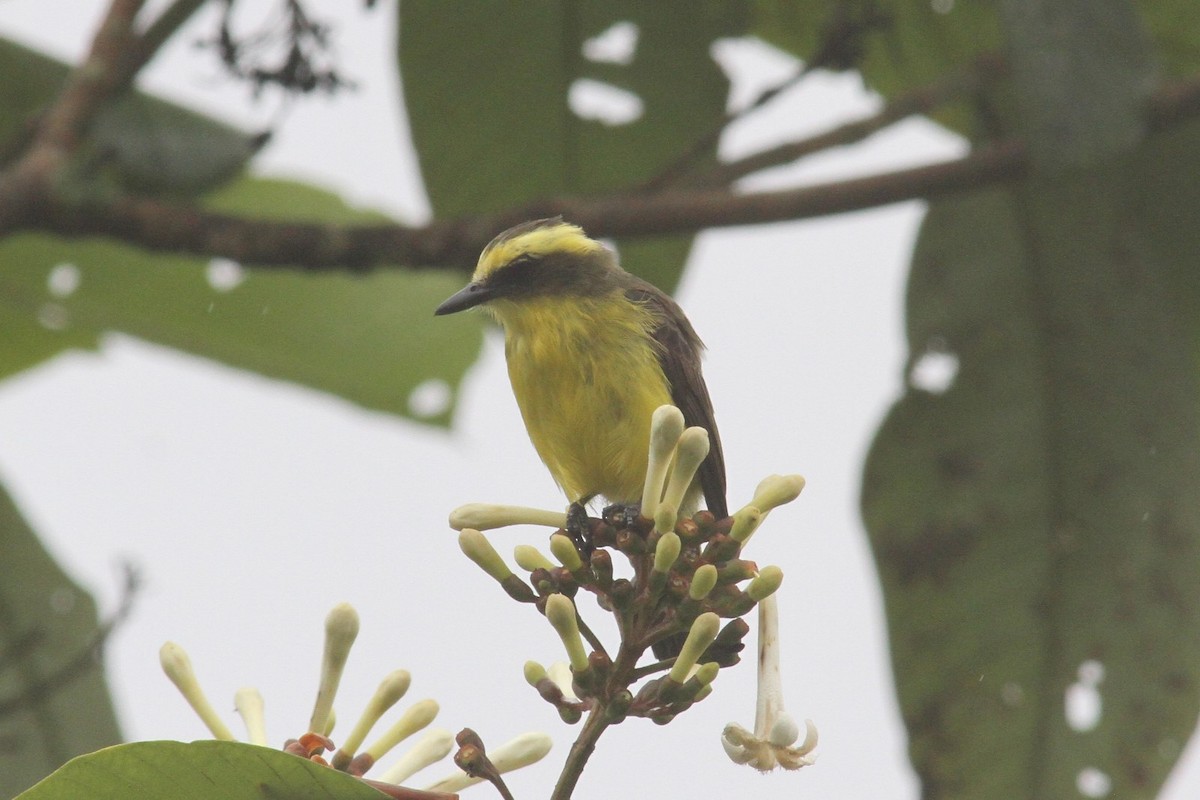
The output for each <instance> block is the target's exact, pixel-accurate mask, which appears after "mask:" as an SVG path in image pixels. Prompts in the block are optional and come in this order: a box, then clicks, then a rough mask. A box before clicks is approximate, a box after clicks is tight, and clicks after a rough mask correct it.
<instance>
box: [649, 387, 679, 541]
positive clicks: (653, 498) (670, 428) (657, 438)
mask: <svg viewBox="0 0 1200 800" xmlns="http://www.w3.org/2000/svg"><path fill="white" fill-rule="evenodd" d="M682 433H683V412H682V411H680V410H679V409H678V408H676V407H675V406H659V407H658V408H657V409H655V411H654V414H653V416H651V417H650V453H649V457H648V459H647V464H646V483H645V488H644V489H643V490H642V516H643V517H646V518H647V519H654V515H655V514H656V513H657V512H658V504H659V502H660V501H661V499H662V493H663V485H664V483H665V482H666V479H667V470H668V469H670V467H671V459H672V458H673V457H674V456H675V446H676V445H677V444H678V443H679V437H680V435H681V434H682Z"/></svg>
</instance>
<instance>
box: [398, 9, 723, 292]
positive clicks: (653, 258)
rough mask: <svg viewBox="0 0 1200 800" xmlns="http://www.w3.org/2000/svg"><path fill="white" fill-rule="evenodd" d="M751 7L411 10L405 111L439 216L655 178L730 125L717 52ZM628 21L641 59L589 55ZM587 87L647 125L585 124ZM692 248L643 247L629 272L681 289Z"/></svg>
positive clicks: (403, 31)
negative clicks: (590, 45) (629, 100)
mask: <svg viewBox="0 0 1200 800" xmlns="http://www.w3.org/2000/svg"><path fill="white" fill-rule="evenodd" d="M740 7H741V4H737V5H735V6H729V5H728V4H724V3H695V4H692V5H690V6H689V10H688V13H687V19H686V20H681V18H680V13H679V8H678V7H677V6H676V5H674V4H671V3H639V2H633V1H632V0H624V1H623V2H601V0H587V1H586V2H547V3H526V4H512V3H501V2H495V1H494V0H493V1H491V2H480V3H442V2H437V0H413V1H412V2H405V3H403V4H402V5H401V7H400V37H399V38H400V43H399V52H400V64H401V74H402V76H403V78H404V93H405V102H406V105H407V109H408V116H409V121H410V124H411V128H412V132H413V140H414V142H415V143H416V147H417V152H418V155H419V157H420V161H421V168H422V172H423V174H424V177H425V184H426V188H427V189H428V191H429V196H430V198H431V200H432V203H433V207H434V210H435V211H436V212H437V214H438V215H439V216H442V215H455V214H462V213H471V212H480V211H494V210H497V209H502V208H506V207H509V206H512V205H514V204H517V203H521V202H525V201H528V200H530V199H533V198H544V197H552V196H554V195H558V194H563V193H582V194H586V193H589V192H597V191H604V190H610V189H615V188H620V187H624V186H630V185H636V184H637V183H640V182H642V181H645V180H647V179H649V178H651V177H652V176H654V175H655V174H656V173H657V171H658V170H660V169H661V168H662V167H663V166H664V165H666V164H668V163H670V162H672V161H673V160H674V159H676V158H678V157H679V156H681V155H682V154H683V153H684V152H685V151H687V150H688V149H689V147H690V146H691V145H692V143H693V142H695V141H696V140H697V139H699V138H700V137H701V136H702V135H703V134H704V133H706V132H707V131H709V130H710V129H712V128H713V126H714V125H716V124H717V123H718V122H719V120H720V118H721V115H722V114H723V112H724V110H725V102H726V98H727V95H728V86H729V84H728V80H727V79H726V78H725V76H724V74H723V73H722V72H721V70H720V69H719V68H718V66H717V64H716V63H715V62H714V61H713V59H712V56H711V47H712V44H713V42H714V41H715V40H716V39H718V38H720V37H723V36H732V35H738V34H740V33H741V32H742V30H743V29H744V23H743V21H742V19H741V17H742V15H741V12H740ZM617 23H624V24H625V25H626V26H628V25H633V26H636V35H637V41H636V46H635V47H634V49H633V53H632V57H631V59H630V60H629V62H628V63H627V64H626V63H613V62H611V61H596V60H589V59H588V58H587V57H585V55H584V50H583V48H584V43H585V41H586V40H588V39H590V38H591V37H595V36H597V35H599V34H602V33H604V32H605V31H606V30H609V29H610V28H611V26H613V25H615V24H617ZM626 29H627V30H628V27H627V28H626ZM583 80H590V81H595V82H598V83H600V84H603V85H607V86H608V87H609V88H610V89H617V90H621V91H624V92H627V93H629V94H630V95H632V96H633V97H634V98H636V101H637V102H640V104H641V115H640V116H638V117H637V118H636V119H635V120H633V121H631V122H628V123H626V124H616V125H613V124H607V123H605V122H601V121H598V120H594V119H583V118H581V117H580V116H578V115H577V114H576V113H574V112H573V111H572V110H571V106H570V104H569V96H570V94H571V92H572V89H573V88H574V89H575V90H578V89H579V86H580V84H579V83H578V82H579V81H583ZM703 157H704V158H709V159H711V157H712V152H711V148H710V149H709V150H708V151H707V152H705V153H704V156H703ZM690 241H691V240H690V237H687V238H673V239H667V240H663V241H661V242H658V243H641V244H640V246H639V248H638V250H637V251H636V253H634V252H632V251H630V250H629V248H626V252H625V253H624V256H625V257H624V258H623V262H624V264H625V266H626V267H627V268H629V269H631V270H633V271H636V272H638V273H640V274H642V275H643V276H646V277H648V278H649V279H651V280H654V281H655V282H657V283H658V284H659V285H661V286H664V287H666V288H670V287H672V286H674V284H675V282H676V281H677V280H678V276H679V272H680V269H681V268H682V263H683V259H684V257H685V256H686V254H687V252H688V248H689V247H690Z"/></svg>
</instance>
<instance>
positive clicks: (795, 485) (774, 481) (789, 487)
mask: <svg viewBox="0 0 1200 800" xmlns="http://www.w3.org/2000/svg"><path fill="white" fill-rule="evenodd" d="M803 489H804V478H803V477H801V476H799V475H769V476H767V477H766V478H763V480H762V482H761V483H759V484H758V487H757V488H755V490H754V498H753V499H752V500H751V501H750V505H752V506H754V507H755V508H757V509H759V510H760V511H762V512H763V513H764V514H765V513H767V512H768V511H770V510H771V509H773V508H775V507H777V506H781V505H784V504H785V503H790V502H792V501H793V500H795V499H796V498H797V497H799V496H800V492H801V491H802V490H803Z"/></svg>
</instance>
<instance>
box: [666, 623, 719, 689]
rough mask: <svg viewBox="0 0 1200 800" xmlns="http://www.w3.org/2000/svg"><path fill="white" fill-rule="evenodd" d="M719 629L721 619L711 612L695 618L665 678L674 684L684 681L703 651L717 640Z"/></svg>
mask: <svg viewBox="0 0 1200 800" xmlns="http://www.w3.org/2000/svg"><path fill="white" fill-rule="evenodd" d="M720 629H721V618H720V617H718V616H717V615H716V614H714V613H713V612H711V611H706V612H704V613H703V614H701V615H700V616H698V617H696V620H695V621H694V622H693V623H692V627H691V630H689V631H688V635H687V639H685V640H684V642H683V646H682V647H681V648H680V649H679V655H677V656H676V657H675V663H674V664H672V665H671V671H670V672H668V673H667V677H669V678H670V679H671V680H673V681H675V682H676V683H683V682H684V681H686V680H687V679H688V677H689V676H690V675H691V671H692V668H693V667H695V666H696V661H697V660H698V659H699V658H700V656H702V655H704V651H705V650H707V649H708V646H709V645H710V644H712V643H713V641H714V640H715V639H716V638H717V633H718V632H719V631H720Z"/></svg>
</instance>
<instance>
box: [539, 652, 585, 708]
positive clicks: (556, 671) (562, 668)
mask: <svg viewBox="0 0 1200 800" xmlns="http://www.w3.org/2000/svg"><path fill="white" fill-rule="evenodd" d="M546 677H548V678H549V679H550V680H552V681H554V685H555V686H557V687H558V690H559V691H560V692H562V693H563V699H564V700H569V701H570V702H572V703H578V702H579V697H578V695H576V694H575V686H574V683H573V681H574V677H573V676H572V675H571V667H570V666H568V665H567V662H565V661H555V662H554V663H553V664H551V665H550V666H549V667H548V668H547V669H546Z"/></svg>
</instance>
